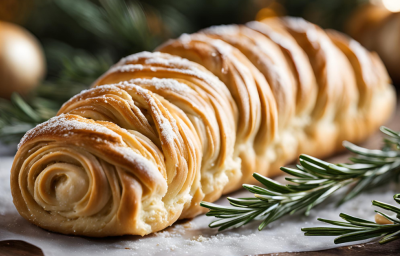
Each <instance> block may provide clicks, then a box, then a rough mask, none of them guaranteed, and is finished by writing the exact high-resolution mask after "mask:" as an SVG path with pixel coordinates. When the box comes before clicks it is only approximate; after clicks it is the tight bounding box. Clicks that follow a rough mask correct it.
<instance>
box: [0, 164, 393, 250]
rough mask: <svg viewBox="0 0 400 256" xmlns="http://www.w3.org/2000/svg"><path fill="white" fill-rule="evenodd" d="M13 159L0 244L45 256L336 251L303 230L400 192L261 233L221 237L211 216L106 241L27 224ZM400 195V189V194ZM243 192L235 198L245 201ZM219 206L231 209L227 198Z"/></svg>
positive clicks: (250, 228) (323, 209)
mask: <svg viewBox="0 0 400 256" xmlns="http://www.w3.org/2000/svg"><path fill="white" fill-rule="evenodd" d="M12 161H13V158H12V157H0V240H24V241H27V242H29V243H31V244H34V245H36V246H38V247H39V248H41V249H42V250H43V252H44V254H45V255H46V256H50V255H55V256H64V255H65V256H67V255H68V256H69V255H117V256H119V255H248V254H261V253H272V252H287V251H311V250H320V249H327V248H333V247H336V246H338V245H335V244H334V243H333V239H334V238H333V237H305V236H304V235H303V232H301V230H300V228H301V227H310V226H316V225H318V226H322V225H323V223H320V222H318V221H317V220H316V219H317V217H323V218H327V219H339V217H338V215H339V213H340V212H345V213H348V214H351V215H355V216H358V217H362V218H369V219H371V220H373V216H374V211H373V207H371V200H372V199H376V200H380V201H384V202H388V203H393V199H392V196H393V195H394V194H395V192H396V187H395V186H394V185H393V186H387V187H384V188H380V189H377V190H374V191H372V192H369V193H366V194H363V195H361V196H359V197H357V198H356V199H354V200H352V201H350V202H348V203H346V204H344V205H343V206H341V207H339V208H335V204H334V202H333V201H330V202H327V203H324V204H323V205H320V206H318V207H317V208H315V209H314V210H313V211H312V212H311V214H310V216H308V217H305V216H302V215H294V216H287V217H285V218H283V219H281V220H278V221H276V222H274V223H272V224H271V225H269V226H268V227H267V228H265V229H264V230H263V231H257V226H258V224H259V223H252V224H249V225H247V226H245V227H242V228H239V229H236V230H228V231H224V232H221V233H218V232H217V231H216V230H214V229H210V228H208V223H209V222H210V221H211V220H212V219H211V218H210V217H206V216H199V217H197V218H195V219H193V220H190V221H185V222H179V223H177V224H175V225H173V226H172V227H169V228H168V229H166V230H165V231H161V232H158V233H156V234H152V235H149V236H145V237H138V236H123V237H113V238H103V239H92V238H84V237H73V236H66V235H60V234H56V233H51V232H48V231H45V230H43V229H41V228H38V227H36V226H34V225H32V224H30V223H29V222H28V221H26V220H25V219H23V218H22V217H21V216H20V215H19V214H18V212H17V210H16V209H15V207H14V205H13V203H12V197H11V192H10V181H9V177H10V174H9V173H10V169H11V165H12ZM399 191H400V190H399V189H398V188H397V192H399ZM246 195H248V193H247V192H245V191H239V192H237V193H235V194H233V195H232V196H234V197H239V196H246ZM218 203H222V204H227V202H226V200H225V198H222V199H221V200H220V201H218Z"/></svg>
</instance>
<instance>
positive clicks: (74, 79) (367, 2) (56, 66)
mask: <svg viewBox="0 0 400 256" xmlns="http://www.w3.org/2000/svg"><path fill="white" fill-rule="evenodd" d="M284 15H290V16H299V17H303V18H305V19H306V20H308V21H311V22H313V23H316V24H318V25H320V26H322V27H323V28H334V29H337V30H340V31H344V32H346V33H348V34H350V35H351V36H352V37H353V38H355V39H356V40H358V41H359V42H360V43H362V44H363V45H364V46H366V47H367V48H368V49H370V50H374V51H376V52H378V54H379V55H380V56H381V58H382V59H383V61H384V62H385V64H386V66H387V68H388V70H389V72H390V75H391V77H392V79H393V81H394V83H395V84H399V83H400V71H398V69H399V67H400V0H146V1H137V0H136V1H130V0H1V1H0V143H1V144H7V143H11V144H13V145H15V143H17V142H18V141H19V139H20V138H21V137H22V136H23V134H24V133H25V132H26V131H27V130H28V129H30V128H32V127H33V126H35V125H36V124H38V123H41V122H43V121H45V120H47V119H48V118H50V117H52V116H54V115H55V114H56V112H57V110H58V109H59V107H60V106H61V104H62V103H63V102H65V101H66V100H67V99H69V98H70V97H71V96H73V95H75V94H76V93H78V92H80V91H81V90H83V89H85V88H88V87H89V86H90V84H91V83H92V82H93V81H94V80H95V79H96V78H97V77H99V76H100V75H101V74H102V73H104V72H105V71H106V70H107V69H108V68H109V67H110V65H112V64H113V63H115V62H116V61H118V60H119V59H120V58H121V57H124V56H126V55H129V54H132V53H135V52H138V51H144V50H147V51H152V50H153V49H154V48H155V47H156V46H158V45H159V44H160V43H162V42H164V41H165V40H167V39H169V38H175V37H178V36H179V35H180V34H182V33H192V32H195V31H197V30H199V29H201V28H204V27H208V26H211V25H219V24H230V23H238V24H240V23H245V22H247V21H251V20H261V19H263V18H268V17H275V16H284Z"/></svg>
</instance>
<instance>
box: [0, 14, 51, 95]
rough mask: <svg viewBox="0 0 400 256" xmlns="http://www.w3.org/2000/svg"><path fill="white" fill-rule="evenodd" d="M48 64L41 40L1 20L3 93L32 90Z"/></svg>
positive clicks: (0, 86)
mask: <svg viewBox="0 0 400 256" xmlns="http://www.w3.org/2000/svg"><path fill="white" fill-rule="evenodd" d="M45 66H46V65H45V59H44V54H43V50H42V48H41V46H40V44H39V42H38V40H37V39H36V38H35V37H34V36H33V35H32V34H31V33H29V32H28V31H27V30H25V29H24V28H22V27H20V26H18V25H14V24H12V23H8V22H3V21H0V97H3V98H10V96H11V94H12V93H13V92H18V93H19V94H26V93H28V92H30V91H32V89H34V88H35V87H36V86H37V85H38V84H39V82H40V81H41V80H42V79H43V77H44V74H45Z"/></svg>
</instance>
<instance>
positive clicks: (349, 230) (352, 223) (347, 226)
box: [301, 194, 400, 244]
mask: <svg viewBox="0 0 400 256" xmlns="http://www.w3.org/2000/svg"><path fill="white" fill-rule="evenodd" d="M393 198H394V200H395V201H396V202H397V203H398V204H400V194H396V195H394V196H393ZM372 205H375V206H377V207H379V208H382V209H385V210H389V211H391V212H393V213H395V214H396V216H395V217H391V216H389V215H387V214H385V213H382V212H380V211H376V210H375V212H376V213H378V214H380V215H381V216H383V217H384V218H386V219H387V220H388V221H390V222H392V224H378V223H375V222H372V221H368V220H364V219H360V218H357V217H353V216H350V215H348V214H345V213H341V214H340V215H339V216H340V217H341V218H342V219H344V220H345V221H346V222H341V221H333V220H327V219H321V218H319V219H318V220H319V221H321V222H325V223H328V224H332V225H335V226H339V228H330V227H311V228H302V229H301V230H302V231H304V232H305V233H304V235H306V236H339V237H337V238H336V239H335V240H334V242H335V244H341V243H347V242H354V241H360V240H365V239H370V238H374V237H382V236H383V238H382V239H381V240H380V241H379V243H380V244H385V243H388V242H391V241H393V240H396V239H400V207H396V206H394V205H391V204H387V203H383V202H379V201H375V200H373V201H372Z"/></svg>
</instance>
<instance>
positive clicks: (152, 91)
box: [11, 18, 395, 237]
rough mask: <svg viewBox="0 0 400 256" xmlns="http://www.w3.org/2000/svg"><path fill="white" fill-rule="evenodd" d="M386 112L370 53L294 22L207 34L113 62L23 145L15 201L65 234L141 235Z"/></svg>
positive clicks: (356, 133)
mask: <svg viewBox="0 0 400 256" xmlns="http://www.w3.org/2000/svg"><path fill="white" fill-rule="evenodd" d="M394 106H395V94H394V90H393V88H392V86H391V85H390V79H389V78H388V75H387V73H386V70H385V68H384V66H383V65H382V63H381V61H380V59H379V57H377V55H376V54H374V53H370V52H368V51H366V50H365V49H364V48H363V47H362V46H360V45H359V44H358V43H357V42H355V41H354V40H352V39H350V38H348V37H347V36H345V35H342V34H340V33H339V32H335V31H324V30H323V29H321V28H319V27H318V26H316V25H314V24H311V23H308V22H306V21H304V20H302V19H297V18H273V19H266V20H263V21H261V22H255V21H254V22H250V23H247V24H246V25H228V26H216V27H211V28H208V29H205V30H202V31H200V32H198V33H195V34H192V35H187V34H185V35H182V36H181V37H180V38H178V39H174V40H170V41H168V42H166V43H165V44H163V45H161V46H160V47H159V48H157V49H156V52H154V53H150V52H141V53H137V54H133V55H131V56H128V57H125V58H123V59H122V60H121V61H120V62H118V63H117V64H115V65H114V66H113V67H111V68H110V70H109V71H108V72H106V73H105V74H104V75H103V76H101V77H100V78H99V79H98V80H97V81H95V82H94V84H93V85H92V88H91V89H88V90H85V91H83V92H81V93H80V94H78V95H76V96H74V97H73V98H71V99H70V100H69V101H68V102H66V103H65V104H64V105H63V106H62V108H61V109H60V110H59V112H58V115H57V116H56V117H53V118H52V119H50V120H49V121H47V122H45V123H43V124H40V125H39V126H37V127H35V128H33V129H32V130H30V131H29V132H28V133H27V134H26V135H25V136H24V137H23V138H22V140H21V142H20V144H19V149H18V152H17V155H16V156H15V160H14V164H13V167H12V170H11V190H12V194H13V198H14V204H15V206H16V208H17V210H18V211H19V212H20V214H21V215H22V216H23V217H24V218H26V219H27V220H29V221H30V222H32V223H34V224H36V225H38V226H40V227H42V228H44V229H47V230H51V231H55V232H60V233H64V234H75V235H83V236H93V237H103V236H115V235H125V234H131V235H146V234H150V233H153V232H156V231H159V230H162V229H164V228H166V227H168V226H170V225H172V224H173V223H174V222H175V221H176V220H178V219H183V218H193V217H195V216H196V215H198V214H201V213H203V212H204V211H205V208H202V207H200V206H199V203H200V202H201V201H209V202H212V201H215V200H217V199H218V198H220V197H221V195H222V194H225V193H229V192H231V191H234V190H236V189H238V188H240V187H241V184H242V183H244V182H246V183H249V182H253V180H252V178H251V177H252V174H253V173H254V172H258V173H260V174H262V175H266V176H269V177H272V176H275V175H277V174H278V173H279V167H280V166H282V165H284V164H286V163H289V162H292V161H294V160H295V158H296V157H297V155H298V154H300V153H307V154H310V155H313V156H316V157H325V156H327V155H329V154H332V153H334V152H336V151H337V150H339V149H340V143H341V141H342V140H349V141H352V142H359V141H361V140H363V139H365V138H366V137H367V136H368V135H370V134H371V133H372V132H373V131H374V130H375V129H377V128H378V127H379V125H382V124H383V123H384V121H385V120H386V119H387V118H388V117H389V116H390V114H391V112H392V110H393V108H394Z"/></svg>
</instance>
